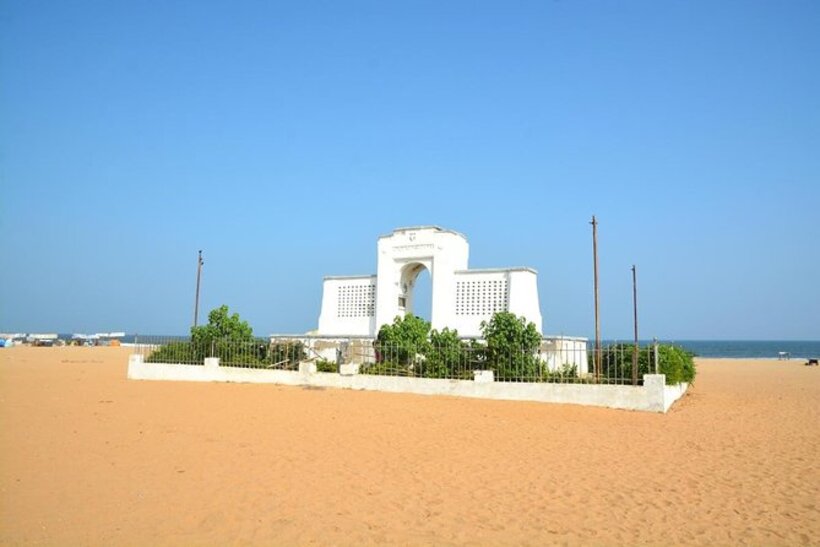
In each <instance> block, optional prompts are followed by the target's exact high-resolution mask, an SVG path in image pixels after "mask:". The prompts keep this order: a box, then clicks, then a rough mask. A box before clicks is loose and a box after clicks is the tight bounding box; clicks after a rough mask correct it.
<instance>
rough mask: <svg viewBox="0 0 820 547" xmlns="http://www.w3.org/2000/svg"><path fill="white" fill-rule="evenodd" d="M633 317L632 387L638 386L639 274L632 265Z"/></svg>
mask: <svg viewBox="0 0 820 547" xmlns="http://www.w3.org/2000/svg"><path fill="white" fill-rule="evenodd" d="M632 315H633V317H634V320H635V347H634V348H633V350H632V385H633V386H637V385H638V274H637V273H636V270H635V265H634V264H633V265H632Z"/></svg>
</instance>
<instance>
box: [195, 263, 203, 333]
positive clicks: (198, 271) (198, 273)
mask: <svg viewBox="0 0 820 547" xmlns="http://www.w3.org/2000/svg"><path fill="white" fill-rule="evenodd" d="M203 264H205V262H204V261H203V260H202V250H200V251H199V256H198V257H197V259H196V299H195V300H194V326H196V324H197V321H198V320H199V280H200V278H201V277H202V265H203Z"/></svg>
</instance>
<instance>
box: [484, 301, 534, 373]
mask: <svg viewBox="0 0 820 547" xmlns="http://www.w3.org/2000/svg"><path fill="white" fill-rule="evenodd" d="M481 334H482V336H483V337H484V340H485V341H486V343H487V345H486V347H485V349H484V362H485V366H486V368H488V369H490V370H492V371H494V373H495V377H496V378H497V379H500V380H520V379H528V378H531V379H536V378H537V376H538V373H539V368H540V366H539V365H540V363H539V360H538V355H537V352H538V347H539V346H540V345H541V334H540V333H539V332H538V329H536V328H535V323H532V322H530V323H528V322H527V320H526V319H525V318H524V317H516V316H515V315H514V314H512V313H509V312H499V313H496V314H494V315H493V317H492V319H490V321H489V322H487V321H482V322H481Z"/></svg>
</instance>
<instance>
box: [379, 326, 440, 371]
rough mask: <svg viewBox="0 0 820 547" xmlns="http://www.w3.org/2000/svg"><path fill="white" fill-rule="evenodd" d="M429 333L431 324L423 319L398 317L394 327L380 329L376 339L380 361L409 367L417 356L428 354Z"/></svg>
mask: <svg viewBox="0 0 820 547" xmlns="http://www.w3.org/2000/svg"><path fill="white" fill-rule="evenodd" d="M429 333H430V323H428V322H427V321H425V320H424V319H422V318H421V317H416V316H415V315H413V314H407V315H405V316H404V317H400V316H396V318H395V319H393V324H392V325H382V327H381V328H380V329H379V334H378V336H377V337H376V351H378V352H379V356H378V360H379V361H380V362H381V361H390V362H392V363H395V364H397V365H409V364H410V363H412V362H413V361H414V359H415V357H416V355H417V354H424V353H426V352H427V349H428V347H429V344H430V342H429V341H428V340H427V336H428V334H429Z"/></svg>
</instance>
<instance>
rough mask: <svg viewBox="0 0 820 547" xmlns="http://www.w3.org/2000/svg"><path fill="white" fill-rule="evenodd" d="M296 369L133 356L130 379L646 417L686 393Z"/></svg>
mask: <svg viewBox="0 0 820 547" xmlns="http://www.w3.org/2000/svg"><path fill="white" fill-rule="evenodd" d="M299 369H300V370H299V371H298V372H297V371H286V370H266V369H250V368H236V367H221V366H219V359H216V358H208V359H205V365H204V366H200V365H172V364H166V363H146V362H144V361H143V358H142V355H131V356H130V358H129V360H128V378H129V379H131V380H170V381H186V382H241V383H255V384H281V385H288V386H313V387H329V388H342V389H359V390H371V391H387V392H393V393H415V394H419V395H451V396H457V397H474V398H481V399H501V400H508V401H537V402H543V403H564V404H578V405H588V406H603V407H609V408H620V409H626V410H643V411H649V412H666V411H667V410H669V408H670V407H671V406H672V404H673V403H674V402H675V401H676V400H678V399H679V398H680V397H682V396H683V394H684V393H686V389H687V388H688V387H689V386H688V384H679V385H677V386H667V385H665V381H666V377H665V376H664V375H663V374H647V375H644V377H643V378H644V385H643V386H624V385H594V384H551V383H517V382H516V383H514V382H494V381H492V375H491V374H490V373H489V371H481V373H480V374H477V375H476V379H475V381H473V380H438V379H433V378H406V377H401V376H372V375H369V374H357V367H355V366H353V367H348V368H346V370H343V372H346V373H347V374H335V373H326V372H319V373H317V372H316V365H315V364H313V363H302V364H301V365H300V367H299Z"/></svg>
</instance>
